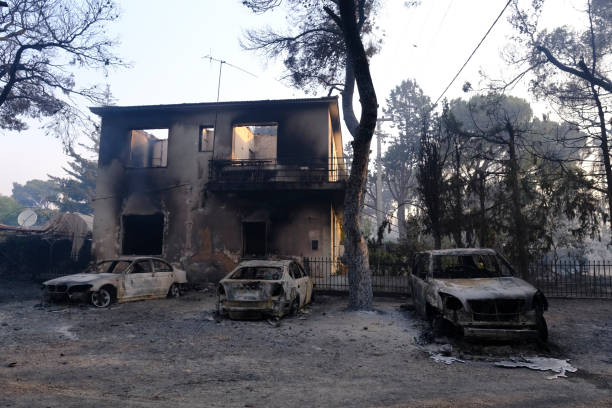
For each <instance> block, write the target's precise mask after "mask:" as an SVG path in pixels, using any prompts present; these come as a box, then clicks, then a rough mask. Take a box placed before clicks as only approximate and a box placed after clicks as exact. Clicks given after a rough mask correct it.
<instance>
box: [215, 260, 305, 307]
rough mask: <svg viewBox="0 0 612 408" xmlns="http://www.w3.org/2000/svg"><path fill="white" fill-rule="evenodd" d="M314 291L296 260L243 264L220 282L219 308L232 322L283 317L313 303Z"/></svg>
mask: <svg viewBox="0 0 612 408" xmlns="http://www.w3.org/2000/svg"><path fill="white" fill-rule="evenodd" d="M312 290H313V283H312V280H311V279H310V277H309V276H308V275H307V274H306V273H305V272H304V269H302V266H301V265H300V264H299V263H297V262H296V261H293V260H278V261H277V260H249V261H243V262H241V263H240V264H238V266H237V267H236V268H235V269H234V270H233V271H231V272H230V273H229V274H228V275H227V276H226V277H225V278H223V279H222V280H221V281H220V282H219V286H218V291H217V294H218V302H217V309H218V312H219V313H220V314H221V315H229V317H230V318H231V319H238V318H244V317H258V316H262V315H267V316H274V317H282V316H284V315H287V314H291V313H296V312H297V311H298V310H299V309H300V308H302V307H303V306H304V305H306V304H308V303H310V301H311V299H312Z"/></svg>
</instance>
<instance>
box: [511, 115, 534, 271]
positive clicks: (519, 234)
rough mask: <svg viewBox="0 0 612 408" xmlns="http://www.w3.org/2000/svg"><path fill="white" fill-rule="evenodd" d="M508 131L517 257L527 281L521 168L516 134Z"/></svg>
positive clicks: (520, 269)
mask: <svg viewBox="0 0 612 408" xmlns="http://www.w3.org/2000/svg"><path fill="white" fill-rule="evenodd" d="M506 130H507V132H508V136H509V143H508V150H509V152H508V153H509V155H510V166H509V167H510V169H509V170H510V184H511V186H510V189H511V195H512V217H513V218H514V230H515V232H514V241H515V246H516V250H517V253H516V256H517V257H518V259H517V261H518V267H519V273H520V275H521V278H523V279H526V278H527V277H528V273H529V260H528V257H527V255H528V254H527V248H526V247H525V244H526V242H527V237H526V234H525V221H524V219H523V213H522V212H521V190H520V186H519V168H518V158H517V155H516V133H515V130H514V128H513V127H512V125H510V124H508V125H507V126H506Z"/></svg>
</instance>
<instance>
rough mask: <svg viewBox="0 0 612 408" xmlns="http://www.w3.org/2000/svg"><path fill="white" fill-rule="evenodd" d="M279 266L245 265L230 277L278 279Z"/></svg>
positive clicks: (279, 276) (279, 275)
mask: <svg viewBox="0 0 612 408" xmlns="http://www.w3.org/2000/svg"><path fill="white" fill-rule="evenodd" d="M280 278H281V268H277V267H271V266H247V267H244V268H240V269H238V270H237V271H236V272H234V274H233V275H232V277H231V279H255V280H279V279H280Z"/></svg>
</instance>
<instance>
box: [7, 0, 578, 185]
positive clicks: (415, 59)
mask: <svg viewBox="0 0 612 408" xmlns="http://www.w3.org/2000/svg"><path fill="white" fill-rule="evenodd" d="M382 3H383V9H382V10H381V12H380V14H379V16H378V19H377V25H378V26H379V27H381V28H383V29H384V31H385V37H384V43H383V48H382V52H381V53H380V54H379V55H377V56H375V57H374V58H373V59H372V61H371V69H372V77H373V80H374V84H375V87H376V91H377V96H378V100H379V104H380V106H381V108H382V107H383V106H384V102H385V99H386V98H387V95H388V94H389V92H390V90H391V89H393V88H394V87H395V86H396V85H398V84H399V83H400V82H401V81H402V80H404V79H408V78H414V79H416V81H417V83H418V84H419V85H420V86H421V87H422V88H423V91H424V92H425V94H427V95H429V97H430V98H431V99H432V100H435V99H436V98H437V97H438V96H439V95H440V93H441V92H442V91H443V90H444V88H445V87H446V85H447V84H448V83H449V81H450V80H451V79H452V77H453V76H454V75H455V73H456V72H457V71H458V70H459V68H460V67H461V65H462V64H463V63H464V61H465V60H466V58H467V57H468V56H469V54H470V53H471V52H472V50H473V49H474V47H475V46H476V44H477V43H478V41H479V40H480V39H481V38H482V36H483V35H484V33H485V32H486V31H487V29H488V28H489V26H490V25H491V23H492V22H493V21H494V20H495V18H496V17H497V15H498V14H499V12H500V11H501V9H502V8H503V6H504V5H505V3H506V0H435V1H434V0H423V1H422V4H421V6H419V7H417V8H406V7H405V6H404V1H403V0H386V1H385V0H382ZM550 3H554V4H553V5H552V6H551V5H550ZM574 3H575V4H574ZM548 4H549V6H548V7H547V8H546V9H545V11H544V17H545V18H546V20H547V21H549V22H551V23H552V24H555V25H557V24H562V23H567V22H573V21H576V18H577V17H576V16H577V12H576V9H577V8H578V7H579V4H580V2H579V1H571V0H549V1H548ZM119 5H120V8H121V18H120V20H119V21H118V22H117V23H116V24H115V25H114V26H113V27H111V30H112V32H113V33H115V35H116V37H117V38H118V39H119V41H120V42H121V44H120V46H119V47H117V49H116V53H117V54H118V55H119V56H120V57H121V58H123V59H124V60H126V61H128V62H129V63H131V65H132V66H131V68H126V69H121V70H118V71H114V72H111V73H110V74H109V75H108V76H105V75H104V73H103V72H84V73H82V74H80V75H79V76H78V77H77V81H83V82H84V83H90V82H97V83H101V84H106V83H107V84H109V85H110V89H111V92H112V93H113V96H114V97H115V99H116V104H117V105H145V104H166V103H186V102H211V101H213V102H214V101H215V100H216V96H217V80H218V73H219V65H218V63H215V62H212V63H211V62H210V61H209V60H205V59H203V58H202V57H203V56H205V55H207V54H209V53H210V54H212V56H213V57H215V58H219V59H224V60H226V61H228V62H229V63H231V64H234V65H237V66H239V67H241V68H243V69H246V70H247V71H249V72H252V73H253V74H255V75H257V78H254V77H252V76H250V75H247V74H245V73H243V72H241V71H239V70H236V69H234V68H231V67H228V66H226V65H225V66H224V67H223V72H222V78H221V97H220V100H221V101H227V100H254V99H282V98H299V97H305V96H308V97H311V96H325V95H327V90H321V91H320V92H319V93H318V94H316V95H312V94H311V95H306V94H304V93H303V92H302V91H301V90H297V89H293V88H290V87H288V86H287V85H286V84H285V83H283V82H282V81H280V78H281V77H282V65H281V63H280V62H276V61H267V60H266V59H265V58H264V57H262V56H260V55H257V54H255V53H252V52H248V51H244V50H242V49H241V47H240V45H239V40H240V38H241V36H242V33H243V30H245V29H247V28H256V27H262V26H265V25H271V26H272V27H279V28H285V19H284V17H283V15H282V13H276V14H272V15H254V14H252V13H250V12H249V10H248V9H246V8H245V7H244V6H242V5H241V1H240V0H180V1H176V2H168V1H161V0H129V1H128V0H123V1H120V0H119ZM509 11H510V9H508V10H506V14H505V15H504V17H502V18H501V19H500V21H499V22H498V24H497V25H496V26H495V28H494V29H493V31H492V32H491V34H490V35H489V37H488V38H487V39H486V41H485V42H484V43H483V45H482V46H481V47H480V49H479V51H478V52H477V53H476V55H475V56H474V57H473V58H472V60H471V61H470V63H469V65H468V66H467V67H466V69H465V70H464V71H463V73H462V74H461V75H460V77H459V78H458V79H457V80H456V82H455V83H454V84H453V86H452V87H451V88H450V89H449V91H448V92H447V93H446V94H445V97H447V98H449V99H452V98H456V97H461V96H463V97H466V96H469V95H466V94H464V93H463V92H462V91H461V86H462V84H463V83H464V82H465V81H466V80H467V81H470V82H471V83H472V84H473V85H474V86H477V84H478V82H479V80H480V77H479V75H478V71H479V70H480V69H482V70H484V71H486V72H487V73H488V74H489V75H491V76H493V77H499V76H500V75H507V74H508V67H507V66H506V64H505V63H504V62H503V60H502V59H501V56H500V51H501V50H502V49H503V47H504V46H506V44H507V43H508V39H507V38H508V35H509V34H510V33H511V29H510V25H509V23H508V22H507V19H506V18H507V17H508V16H509V15H510V13H509ZM517 94H519V96H523V97H528V95H527V94H526V93H525V92H524V90H523V91H521V90H520V89H517ZM356 103H357V102H356ZM541 109H542V110H546V107H545V106H542V107H541ZM381 114H382V113H381ZM42 124H43V122H32V123H31V125H30V129H29V130H27V131H24V132H21V133H15V132H3V131H0V194H4V195H10V194H11V188H12V183H13V182H19V183H24V182H25V181H27V180H30V179H34V178H41V179H46V178H47V174H52V175H61V174H62V170H61V168H62V166H64V165H65V163H66V156H64V154H63V151H62V145H61V143H60V141H59V140H57V139H54V138H53V137H51V136H47V135H45V134H44V131H43V130H41V129H40V126H41V125H42ZM343 136H344V141H345V143H346V142H347V141H348V139H349V137H350V136H349V135H348V133H347V132H344V134H343Z"/></svg>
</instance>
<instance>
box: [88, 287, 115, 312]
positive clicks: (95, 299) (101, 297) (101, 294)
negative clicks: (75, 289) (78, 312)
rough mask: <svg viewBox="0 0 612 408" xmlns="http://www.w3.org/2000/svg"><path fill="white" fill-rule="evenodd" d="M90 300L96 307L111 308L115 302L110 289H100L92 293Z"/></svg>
mask: <svg viewBox="0 0 612 408" xmlns="http://www.w3.org/2000/svg"><path fill="white" fill-rule="evenodd" d="M89 299H90V301H91V304H92V305H94V306H95V307H99V308H104V307H109V306H110V304H111V303H112V301H113V294H112V293H111V291H110V290H109V289H108V288H100V290H98V291H97V292H91V295H90V297H89Z"/></svg>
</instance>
